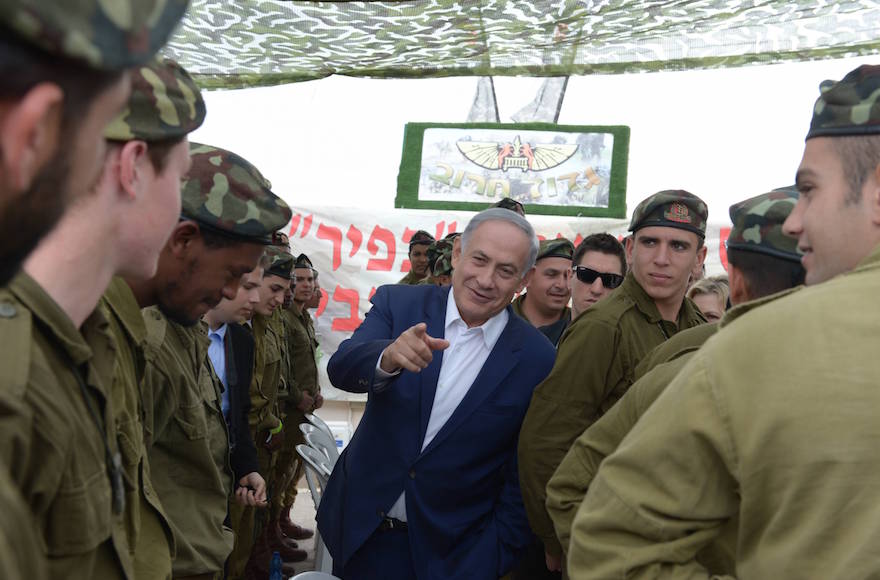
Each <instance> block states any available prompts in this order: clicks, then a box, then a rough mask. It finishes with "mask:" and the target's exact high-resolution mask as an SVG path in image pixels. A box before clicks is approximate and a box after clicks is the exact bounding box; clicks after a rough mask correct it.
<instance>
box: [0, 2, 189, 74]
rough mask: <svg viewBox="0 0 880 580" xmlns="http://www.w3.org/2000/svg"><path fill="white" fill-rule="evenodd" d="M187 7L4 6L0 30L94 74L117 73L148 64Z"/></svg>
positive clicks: (176, 4) (156, 4)
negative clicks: (93, 71)
mask: <svg viewBox="0 0 880 580" xmlns="http://www.w3.org/2000/svg"><path fill="white" fill-rule="evenodd" d="M188 4H189V2H188V1H187V0H3V1H2V2H0V29H7V30H9V31H11V32H12V33H14V34H16V35H17V36H19V37H20V38H21V39H23V40H25V41H26V42H29V43H31V44H33V45H35V46H37V47H39V48H41V49H43V50H44V51H46V52H48V53H50V54H54V55H57V56H60V57H65V58H69V59H73V60H77V61H80V62H83V63H85V64H86V65H88V66H90V67H91V68H95V69H99V70H120V69H126V68H130V67H132V66H136V65H139V64H143V63H145V62H147V61H148V60H150V58H152V57H153V56H154V55H155V54H156V53H157V52H158V51H159V49H160V48H162V47H163V46H164V45H165V43H166V42H168V38H169V37H170V36H171V33H172V32H174V29H175V28H176V27H177V25H178V23H179V22H180V20H181V19H182V18H183V15H184V13H185V12H186V8H187V5H188ZM2 33H5V31H3V32H2Z"/></svg>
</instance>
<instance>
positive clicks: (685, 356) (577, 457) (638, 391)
mask: <svg viewBox="0 0 880 580" xmlns="http://www.w3.org/2000/svg"><path fill="white" fill-rule="evenodd" d="M716 330H717V325H716V324H701V325H700V326H697V327H694V328H689V329H687V330H683V331H681V332H679V333H678V334H676V335H675V336H673V337H672V338H670V339H669V340H667V341H666V342H663V343H661V344H660V345H659V346H657V347H656V348H655V349H654V350H652V351H651V352H650V353H649V354H648V355H647V356H645V358H644V359H642V362H641V363H639V365H638V366H637V367H636V372H635V375H634V376H635V378H636V381H635V382H634V383H633V385H632V387H630V389H629V390H628V391H627V392H626V393H625V394H624V395H623V397H621V399H620V401H618V402H617V404H616V405H614V406H613V407H611V409H609V410H608V412H607V413H605V414H604V415H602V417H601V418H600V419H599V420H598V421H596V422H595V423H593V424H592V425H590V427H589V428H588V429H587V430H586V431H584V432H583V434H582V435H581V436H580V437H578V438H577V439H576V440H575V442H574V444H572V446H571V448H570V449H569V450H568V453H566V455H565V457H564V458H563V460H562V462H561V463H560V464H559V467H557V468H556V471H555V472H554V473H553V477H551V478H550V482H549V483H548V484H547V504H546V507H547V512H548V514H549V515H550V517H551V519H552V520H553V526H554V528H555V530H556V536H557V538H558V539H559V541H560V543H561V544H562V549H563V551H564V552H565V553H568V541H569V538H570V531H571V522H572V520H574V515H575V513H576V512H577V508H578V507H579V506H580V504H581V502H582V501H583V499H584V496H585V495H586V493H587V489H588V488H589V486H590V482H591V481H592V480H593V477H594V476H595V475H596V471H597V470H598V469H599V464H600V463H601V462H602V460H603V459H605V457H607V456H608V455H610V454H611V453H612V452H613V451H614V450H615V449H617V447H618V445H619V444H620V441H621V440H623V438H624V437H625V436H626V434H627V433H629V431H630V430H631V429H632V427H633V425H635V423H636V421H638V419H639V417H641V416H642V414H644V412H645V411H646V410H647V409H648V407H649V406H650V405H651V403H653V402H654V401H655V400H656V399H657V397H658V396H660V393H662V392H663V389H665V388H666V387H667V386H668V385H669V383H670V382H671V381H672V379H673V378H675V375H677V374H678V372H679V371H680V370H681V368H682V367H683V366H684V364H685V363H686V362H687V361H688V360H690V357H691V356H692V354H693V353H694V352H695V351H696V350H697V349H698V348H699V347H700V346H701V345H702V344H703V343H704V342H705V341H706V340H708V338H709V337H710V336H712V335H713V334H715V331H716ZM649 360H650V361H652V363H651V365H650V366H649V365H647V364H645V363H646V361H649Z"/></svg>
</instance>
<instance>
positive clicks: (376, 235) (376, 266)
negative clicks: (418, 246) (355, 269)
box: [367, 225, 412, 272]
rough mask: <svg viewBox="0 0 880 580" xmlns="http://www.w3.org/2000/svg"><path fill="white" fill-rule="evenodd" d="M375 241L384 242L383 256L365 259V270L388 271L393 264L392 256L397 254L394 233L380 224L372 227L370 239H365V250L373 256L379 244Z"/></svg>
mask: <svg viewBox="0 0 880 580" xmlns="http://www.w3.org/2000/svg"><path fill="white" fill-rule="evenodd" d="M410 237H412V236H410ZM376 242H382V243H383V244H385V257H384V258H370V259H369V260H368V261H367V270H379V271H381V272H390V271H391V267H392V266H394V257H395V255H396V254H397V244H396V243H395V241H394V233H393V232H392V231H391V230H389V229H385V228H383V227H381V226H378V225H377V226H376V227H374V228H373V233H372V234H370V239H369V240H367V251H368V252H370V255H371V256H375V255H376V253H378V252H379V245H378V244H377V243H376Z"/></svg>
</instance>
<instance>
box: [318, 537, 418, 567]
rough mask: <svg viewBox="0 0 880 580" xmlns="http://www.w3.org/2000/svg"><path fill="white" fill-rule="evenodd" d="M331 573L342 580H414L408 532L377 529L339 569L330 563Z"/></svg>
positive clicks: (337, 565) (335, 564) (334, 563)
mask: <svg viewBox="0 0 880 580" xmlns="http://www.w3.org/2000/svg"><path fill="white" fill-rule="evenodd" d="M333 574H334V575H336V576H339V577H340V578H342V579H343V580H415V578H416V571H415V568H414V567H413V561H412V554H411V553H410V549H409V533H408V531H407V530H400V529H394V530H388V531H380V530H376V531H375V532H373V535H371V536H370V537H369V538H367V541H366V542H364V545H363V546H361V547H360V548H359V549H358V551H357V552H355V553H354V555H353V556H352V557H351V559H349V561H348V562H346V563H345V567H344V568H343V569H342V570H340V569H339V564H337V563H336V562H333Z"/></svg>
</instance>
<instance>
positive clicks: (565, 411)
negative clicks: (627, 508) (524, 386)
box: [519, 190, 708, 570]
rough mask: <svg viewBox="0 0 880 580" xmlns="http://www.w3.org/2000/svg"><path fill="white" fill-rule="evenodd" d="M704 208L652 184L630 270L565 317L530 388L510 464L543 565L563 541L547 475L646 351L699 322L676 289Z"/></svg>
mask: <svg viewBox="0 0 880 580" xmlns="http://www.w3.org/2000/svg"><path fill="white" fill-rule="evenodd" d="M707 216H708V210H707V208H706V204H705V203H704V202H703V201H702V200H701V199H700V198H698V197H697V196H695V195H693V194H691V193H688V192H686V191H682V190H669V191H661V192H659V193H656V194H654V195H652V196H650V197H648V198H647V199H645V200H644V201H642V202H641V203H640V204H639V205H638V206H637V207H636V209H635V211H634V212H633V218H632V222H631V223H630V231H632V232H633V235H632V236H631V237H630V238H629V239H627V242H626V252H627V261H628V262H630V263H631V264H632V267H631V270H630V272H629V273H628V274H627V276H626V278H625V279H624V282H623V284H622V285H621V286H620V287H619V288H618V289H617V290H615V291H614V292H613V293H612V294H611V295H610V296H609V297H608V298H605V299H604V300H602V301H601V302H599V303H598V304H596V305H595V306H593V307H591V308H589V309H587V310H585V311H584V312H582V313H581V314H580V316H578V317H577V318H576V319H575V320H574V321H573V322H572V323H571V326H569V328H568V330H567V331H566V333H565V334H564V335H563V337H562V340H561V341H560V343H559V351H558V354H557V358H556V363H555V364H554V366H553V371H552V372H551V373H550V375H549V376H548V377H547V378H546V379H545V380H544V382H542V383H541V384H540V385H538V387H537V388H536V389H535V392H534V395H533V396H532V401H531V404H530V406H529V410H528V412H527V413H526V418H525V421H524V422H523V427H522V433H521V436H520V445H519V470H520V480H521V486H522V494H523V501H524V503H525V506H526V513H527V514H528V516H529V523H530V524H531V527H532V530H533V531H534V532H535V534H537V536H538V537H539V538H540V539H541V541H543V542H544V549H545V551H546V556H547V565H548V569H551V570H552V569H556V570H558V569H560V568H561V567H562V565H561V564H562V546H560V545H559V541H558V540H557V539H556V534H555V532H554V530H553V522H552V521H551V520H550V516H549V515H548V514H547V511H546V508H545V507H544V502H545V500H546V493H545V487H546V485H547V482H548V481H549V480H550V476H551V475H553V472H554V471H555V470H556V467H557V466H558V465H559V462H560V461H562V458H563V456H564V455H565V453H566V452H567V451H568V449H569V447H571V444H572V443H573V442H574V440H575V439H576V438H577V437H578V436H579V435H580V434H581V433H583V432H584V430H586V428H587V427H589V426H590V425H591V424H592V423H594V422H595V421H596V420H597V419H598V418H599V417H601V416H602V415H603V414H604V413H605V412H606V411H607V410H608V409H610V408H611V406H612V405H613V404H614V403H615V402H616V401H617V400H618V399H619V398H620V397H621V396H622V395H623V393H624V392H626V390H627V389H628V388H629V386H630V385H631V384H632V382H633V372H634V371H635V367H636V365H637V364H638V363H639V361H640V360H641V359H642V357H643V356H645V354H647V353H648V352H649V351H650V350H651V349H652V348H654V347H655V346H657V345H658V344H660V343H661V342H663V341H664V340H666V339H668V338H669V337H670V336H673V335H675V334H676V333H677V332H678V331H680V330H684V329H686V328H690V327H692V326H696V325H698V324H703V323H704V322H705V320H704V319H703V317H702V315H701V314H700V313H699V311H698V310H697V308H696V306H694V304H693V303H692V302H691V301H690V300H688V299H686V298H685V296H684V294H685V290H686V288H687V282H688V277H689V276H690V272H691V270H693V268H694V265H695V264H697V263H699V262H702V261H703V259H704V258H705V257H706V247H705V245H704V244H703V238H704V236H705V231H706V218H707Z"/></svg>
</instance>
